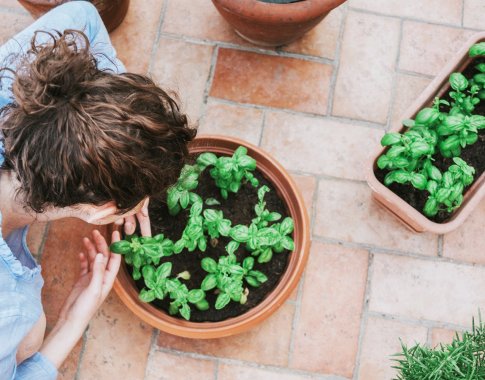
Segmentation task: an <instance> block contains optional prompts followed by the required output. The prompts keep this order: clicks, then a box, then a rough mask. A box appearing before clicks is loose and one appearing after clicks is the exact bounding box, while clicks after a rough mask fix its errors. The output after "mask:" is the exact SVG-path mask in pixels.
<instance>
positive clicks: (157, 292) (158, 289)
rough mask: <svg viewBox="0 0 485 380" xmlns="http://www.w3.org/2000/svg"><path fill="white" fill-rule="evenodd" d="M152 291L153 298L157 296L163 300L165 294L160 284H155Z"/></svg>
mask: <svg viewBox="0 0 485 380" xmlns="http://www.w3.org/2000/svg"><path fill="white" fill-rule="evenodd" d="M153 292H154V293H155V298H158V299H159V300H163V299H164V298H165V296H166V292H165V289H163V287H162V286H157V287H156V288H155V289H153Z"/></svg>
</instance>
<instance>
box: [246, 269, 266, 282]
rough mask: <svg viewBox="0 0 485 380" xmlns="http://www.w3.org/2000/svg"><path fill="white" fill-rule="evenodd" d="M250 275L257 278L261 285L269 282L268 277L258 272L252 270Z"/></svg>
mask: <svg viewBox="0 0 485 380" xmlns="http://www.w3.org/2000/svg"><path fill="white" fill-rule="evenodd" d="M249 275H250V276H253V277H255V278H256V279H257V280H258V281H259V282H260V283H263V282H266V281H268V277H267V276H266V275H265V274H264V273H263V272H260V271H258V270H252V271H251V272H249Z"/></svg>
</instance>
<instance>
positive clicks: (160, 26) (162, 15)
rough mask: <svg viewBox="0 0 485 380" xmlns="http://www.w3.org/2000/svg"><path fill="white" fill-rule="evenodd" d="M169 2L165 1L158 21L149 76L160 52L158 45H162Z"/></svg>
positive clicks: (149, 65) (149, 64)
mask: <svg viewBox="0 0 485 380" xmlns="http://www.w3.org/2000/svg"><path fill="white" fill-rule="evenodd" d="M168 2H169V0H166V1H164V3H163V5H162V10H161V11H160V18H159V20H158V27H157V33H156V35H155V39H154V41H153V45H152V51H151V53H150V62H149V63H148V74H150V73H151V72H152V69H153V62H154V61H155V56H156V53H157V51H158V45H159V44H160V35H161V33H162V26H163V21H164V19H165V14H166V13H167V7H168V5H167V4H168Z"/></svg>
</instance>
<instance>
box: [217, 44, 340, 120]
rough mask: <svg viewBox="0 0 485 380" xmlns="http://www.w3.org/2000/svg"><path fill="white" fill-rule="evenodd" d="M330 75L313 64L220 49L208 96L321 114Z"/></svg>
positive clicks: (325, 107) (327, 67)
mask: <svg viewBox="0 0 485 380" xmlns="http://www.w3.org/2000/svg"><path fill="white" fill-rule="evenodd" d="M331 74H332V67H331V66H329V65H325V64H321V63H317V62H310V61H304V60H300V59H295V58H286V57H275V56H269V55H265V54H257V53H252V52H246V51H239V50H234V49H220V50H219V56H218V59H217V64H216V69H215V75H214V81H213V83H212V88H211V91H210V95H211V96H214V97H216V98H223V99H229V100H234V101H236V102H240V103H251V104H259V105H264V106H270V107H277V108H288V109H293V110H296V111H302V112H311V113H317V114H321V115H324V114H325V113H326V109H327V98H328V88H329V84H330V77H331ZM302 84H303V85H302Z"/></svg>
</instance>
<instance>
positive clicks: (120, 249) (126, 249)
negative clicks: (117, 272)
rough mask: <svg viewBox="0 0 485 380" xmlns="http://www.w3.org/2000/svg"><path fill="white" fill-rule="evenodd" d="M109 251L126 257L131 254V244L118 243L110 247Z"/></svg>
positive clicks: (122, 241)
mask: <svg viewBox="0 0 485 380" xmlns="http://www.w3.org/2000/svg"><path fill="white" fill-rule="evenodd" d="M109 250H110V251H111V252H113V253H118V254H121V255H126V254H127V253H131V244H130V243H129V242H127V241H126V240H120V241H116V242H114V243H112V244H111V245H110V246H109Z"/></svg>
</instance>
